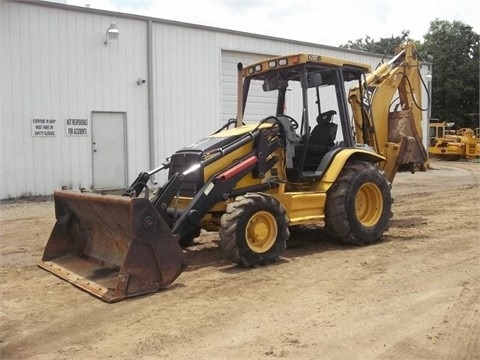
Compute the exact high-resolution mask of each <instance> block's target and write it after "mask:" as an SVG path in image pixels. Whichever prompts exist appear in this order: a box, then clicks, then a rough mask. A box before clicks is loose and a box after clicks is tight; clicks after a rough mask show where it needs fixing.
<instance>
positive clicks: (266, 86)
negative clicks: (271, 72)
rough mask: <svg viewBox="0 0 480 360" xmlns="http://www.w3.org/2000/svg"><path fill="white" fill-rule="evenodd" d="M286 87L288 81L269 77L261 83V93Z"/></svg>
mask: <svg viewBox="0 0 480 360" xmlns="http://www.w3.org/2000/svg"><path fill="white" fill-rule="evenodd" d="M287 87H288V80H283V79H280V78H277V77H271V78H268V79H265V80H264V81H263V85H262V89H263V91H272V90H278V89H282V88H285V89H286V88H287Z"/></svg>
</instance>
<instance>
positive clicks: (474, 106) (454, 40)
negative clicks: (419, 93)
mask: <svg viewBox="0 0 480 360" xmlns="http://www.w3.org/2000/svg"><path fill="white" fill-rule="evenodd" d="M418 50H419V53H420V54H421V55H422V56H423V57H424V59H425V60H427V61H430V62H432V68H433V79H432V94H431V99H432V104H431V107H432V117H434V118H439V119H441V120H447V121H454V122H455V123H456V128H459V127H464V126H472V124H470V123H471V121H469V116H468V115H467V114H472V113H478V109H479V65H480V64H479V36H478V34H477V33H475V32H474V31H473V29H472V27H471V26H469V25H466V24H464V23H462V22H460V21H453V22H449V21H445V20H438V19H436V20H434V21H432V22H431V23H430V29H429V31H428V33H427V34H426V35H425V36H424V43H423V44H422V45H421V46H420V47H419V49H418ZM477 126H478V124H477Z"/></svg>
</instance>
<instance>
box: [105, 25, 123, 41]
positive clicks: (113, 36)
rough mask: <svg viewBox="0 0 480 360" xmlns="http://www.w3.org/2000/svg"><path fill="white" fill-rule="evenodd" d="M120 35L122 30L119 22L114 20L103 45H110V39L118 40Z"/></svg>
mask: <svg viewBox="0 0 480 360" xmlns="http://www.w3.org/2000/svg"><path fill="white" fill-rule="evenodd" d="M119 35H120V31H118V28H117V24H115V23H114V22H112V23H111V24H110V26H109V27H108V29H107V32H106V33H105V41H104V42H103V45H105V46H108V41H109V40H117V39H118V37H119Z"/></svg>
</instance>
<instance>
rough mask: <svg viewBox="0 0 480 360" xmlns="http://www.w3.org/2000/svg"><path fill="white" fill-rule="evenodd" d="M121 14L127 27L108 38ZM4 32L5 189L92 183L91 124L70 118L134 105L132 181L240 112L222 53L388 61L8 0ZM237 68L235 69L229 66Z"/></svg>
mask: <svg viewBox="0 0 480 360" xmlns="http://www.w3.org/2000/svg"><path fill="white" fill-rule="evenodd" d="M149 21H150V23H151V24H152V27H151V29H152V33H151V45H152V48H151V50H152V69H151V70H152V73H151V74H148V51H147V49H148V39H149V38H148V24H149ZM111 22H115V23H116V24H117V26H118V29H119V31H120V37H119V39H118V40H115V41H111V42H110V43H109V45H108V46H105V45H104V40H105V33H106V30H107V28H108V26H109V25H110V23H111ZM0 40H1V42H0V84H1V85H0V86H1V93H2V96H1V100H0V122H1V123H0V126H1V129H2V134H1V137H0V141H1V143H0V151H1V153H0V169H1V172H2V175H1V178H0V199H3V198H8V197H17V196H22V195H43V194H52V193H53V191H54V189H55V188H58V187H60V186H62V185H66V186H69V187H71V188H74V189H77V188H79V187H85V188H90V187H91V185H92V182H93V179H92V176H93V175H92V138H91V134H90V133H89V134H88V136H67V135H66V131H67V127H68V126H67V123H66V121H67V119H87V120H88V121H91V114H92V112H124V113H126V122H127V136H126V138H127V157H128V159H127V164H128V171H127V178H128V179H129V182H131V181H133V180H134V179H135V177H136V176H137V175H138V173H139V172H140V171H145V170H149V169H150V164H152V163H153V164H155V165H159V164H161V163H162V162H163V161H164V160H165V158H166V157H167V156H169V155H171V154H172V153H173V152H174V151H175V150H177V149H178V148H180V147H183V146H185V145H188V144H189V143H191V142H193V141H194V140H196V139H198V138H200V137H203V136H206V135H208V134H210V133H211V132H213V131H214V130H216V129H217V128H218V127H219V126H220V125H221V124H222V121H224V120H226V119H227V118H228V117H227V118H226V116H229V115H228V113H229V112H231V110H229V109H225V111H224V110H223V109H222V101H224V96H225V91H227V92H232V91H233V92H235V87H236V84H232V85H230V86H234V88H233V89H230V88H229V89H228V90H226V89H225V86H226V84H225V83H224V81H223V80H224V79H225V76H227V78H228V77H229V76H233V77H236V67H232V68H231V69H226V68H225V64H224V63H223V62H222V59H223V57H224V56H225V54H230V53H231V52H232V51H234V52H237V53H248V54H270V55H280V54H288V53H296V52H312V53H322V54H324V55H329V56H337V57H343V58H347V59H351V60H355V61H359V62H364V63H368V64H371V65H372V66H375V65H376V64H377V62H378V60H379V57H377V56H372V55H368V54H359V53H352V52H348V51H343V50H341V49H336V48H331V47H322V46H320V45H318V46H315V45H313V44H305V43H301V42H294V41H287V40H282V39H275V38H270V37H261V36H254V35H252V34H245V33H239V32H233V31H228V30H225V31H224V30H221V29H215V28H208V27H202V26H194V25H188V24H181V23H175V22H171V21H162V20H158V19H150V18H144V17H140V16H129V15H125V14H119V13H110V12H105V11H96V10H92V9H83V8H72V7H68V6H64V5H52V4H48V5H45V4H43V5H42V4H40V3H33V2H26V3H25V2H17V1H6V0H0ZM229 71H231V72H232V74H233V75H228V74H225V72H229ZM138 79H151V81H152V83H153V84H150V85H151V86H152V99H153V101H152V103H151V104H149V102H148V98H149V93H148V83H147V84H141V85H137V80H138ZM222 79H223V80H222ZM227 86H228V85H227ZM149 105H150V107H151V109H152V112H151V113H149ZM149 114H152V117H153V136H151V135H152V134H149ZM230 117H231V116H230ZM33 119H53V120H55V123H54V129H53V130H54V131H55V136H33V135H32V126H33V125H32V121H33ZM90 126H91V124H89V127H88V131H90V130H91V127H90ZM150 138H152V139H153V141H154V143H153V144H152V146H153V154H154V159H150V149H151V147H150V146H151V145H150V144H149V140H150ZM163 178H164V177H162V176H160V178H159V180H160V181H162V179H163Z"/></svg>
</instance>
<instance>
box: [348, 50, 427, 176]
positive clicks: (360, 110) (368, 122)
mask: <svg viewBox="0 0 480 360" xmlns="http://www.w3.org/2000/svg"><path fill="white" fill-rule="evenodd" d="M396 94H397V95H398V98H394V96H395V95H396ZM349 102H350V105H351V106H352V111H353V119H354V127H355V136H356V141H357V143H360V144H367V145H370V146H372V147H373V148H374V149H375V151H376V152H377V153H378V154H380V155H382V156H384V157H385V158H386V161H385V162H383V163H382V164H381V168H382V169H383V170H384V171H385V176H386V178H387V179H388V180H389V181H390V182H392V181H393V179H394V177H395V174H396V173H397V171H401V170H409V171H412V172H414V171H416V170H421V171H424V170H425V168H426V163H427V159H428V155H427V152H426V150H425V147H424V146H423V142H422V111H424V110H423V109H422V108H421V106H422V96H421V75H420V62H419V58H418V55H417V53H416V52H415V50H414V45H413V44H412V43H410V42H408V43H406V44H404V45H402V46H401V47H399V48H397V55H396V56H395V57H394V58H393V59H392V60H390V61H389V62H388V63H386V64H383V65H381V66H380V67H379V68H377V69H376V70H375V71H374V72H373V73H371V74H369V75H368V76H367V77H366V79H365V80H364V82H363V84H362V86H357V87H354V88H352V89H351V90H350V94H349ZM392 106H394V109H393V111H392V110H391V107H392Z"/></svg>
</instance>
